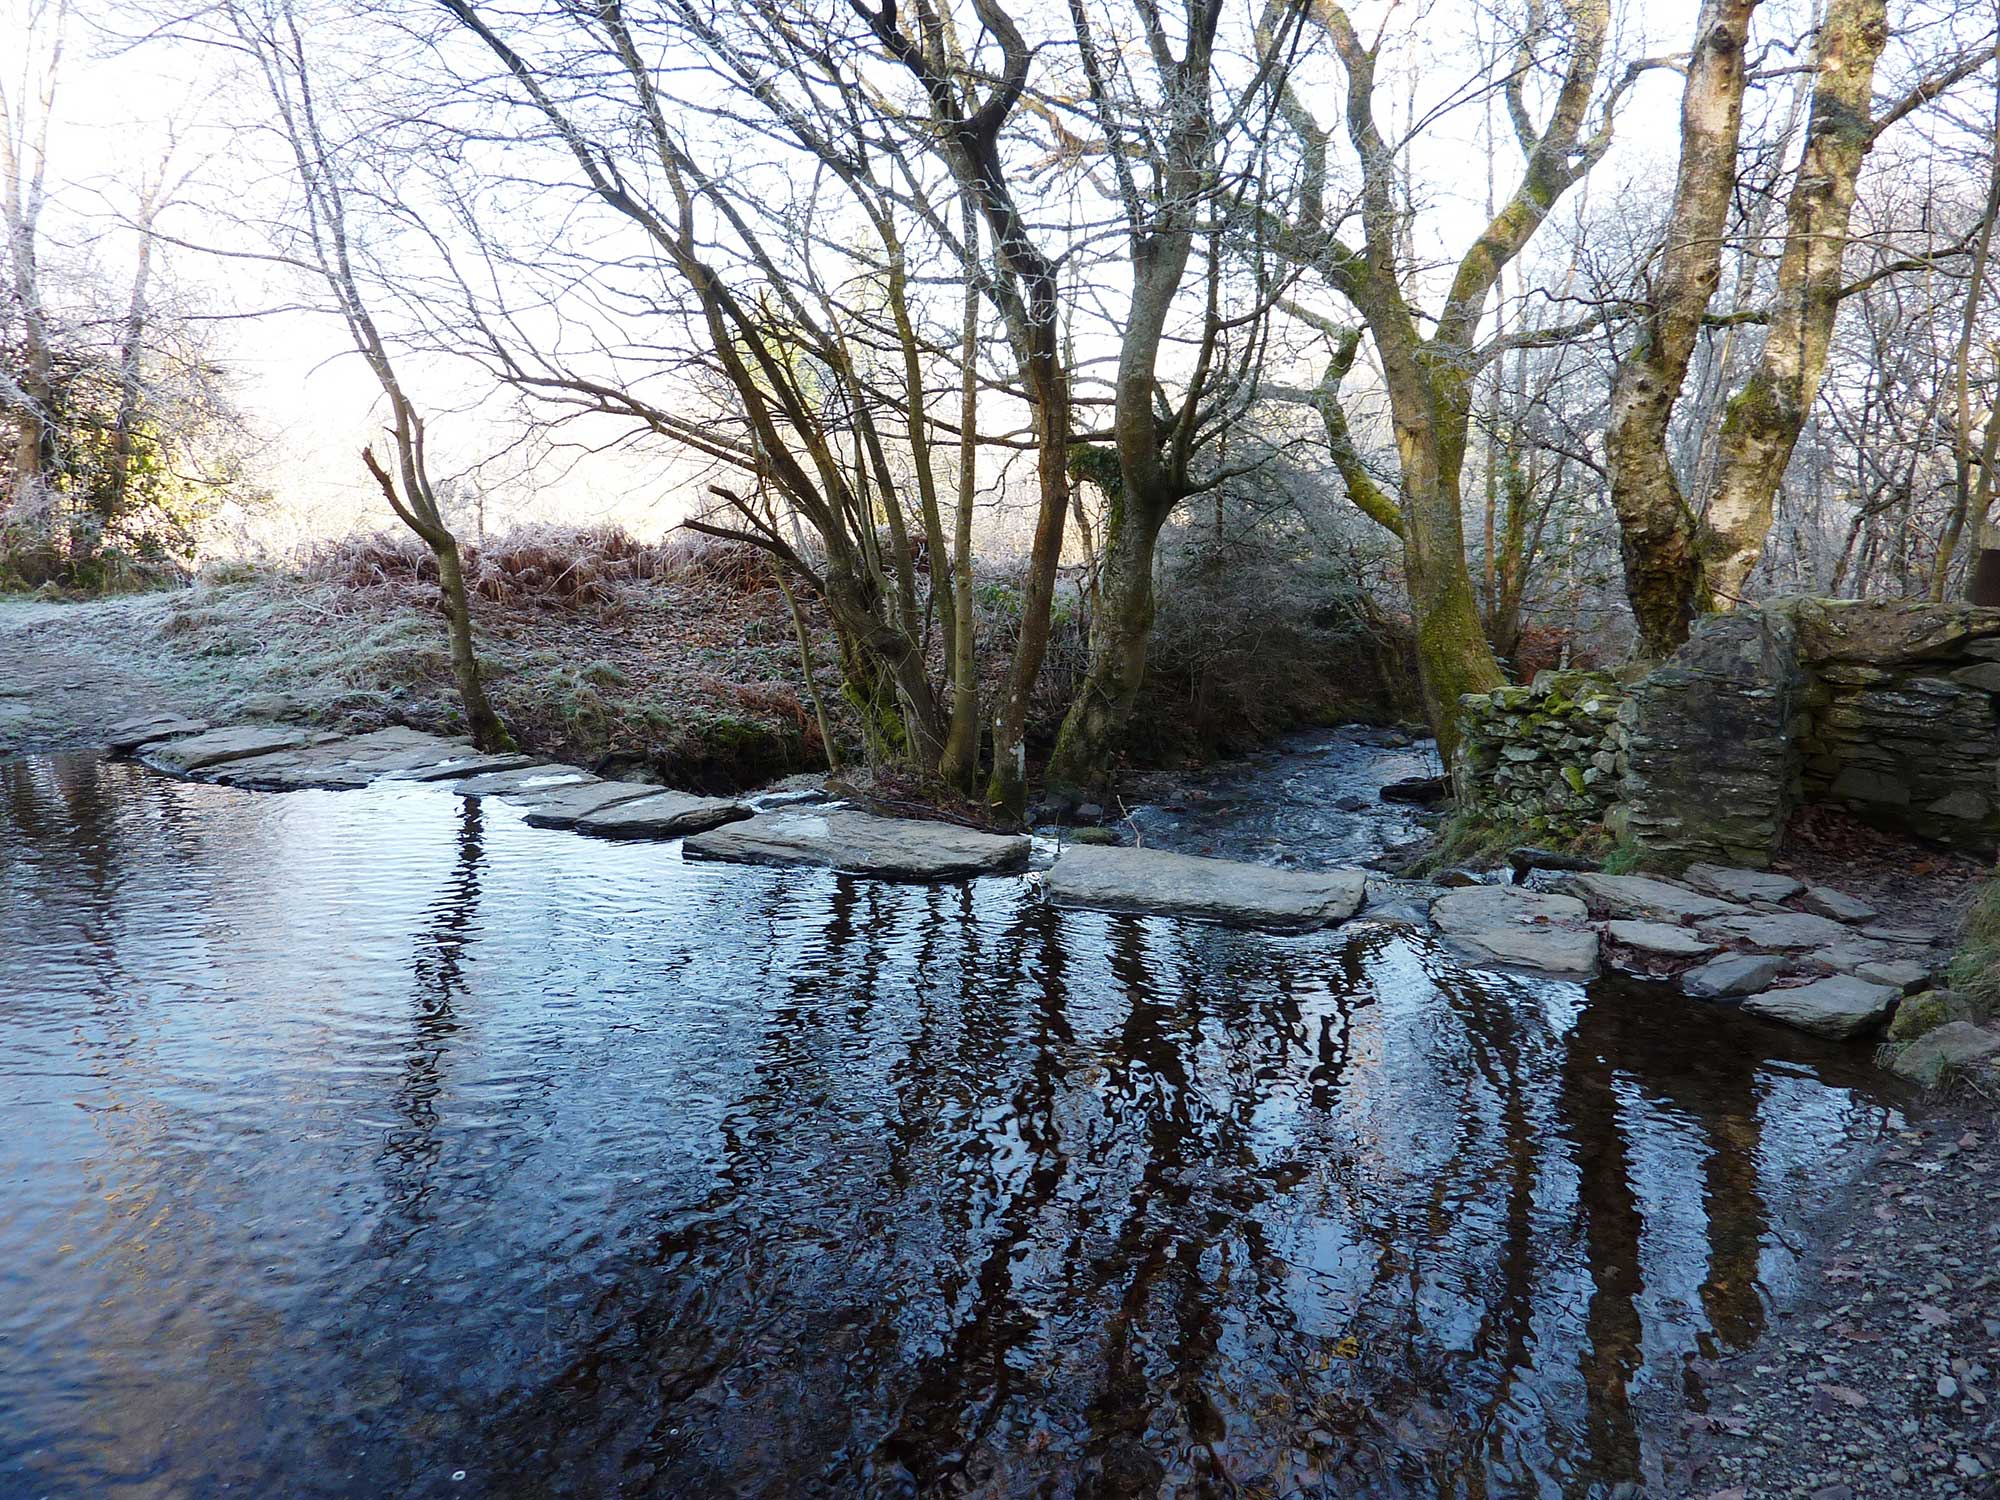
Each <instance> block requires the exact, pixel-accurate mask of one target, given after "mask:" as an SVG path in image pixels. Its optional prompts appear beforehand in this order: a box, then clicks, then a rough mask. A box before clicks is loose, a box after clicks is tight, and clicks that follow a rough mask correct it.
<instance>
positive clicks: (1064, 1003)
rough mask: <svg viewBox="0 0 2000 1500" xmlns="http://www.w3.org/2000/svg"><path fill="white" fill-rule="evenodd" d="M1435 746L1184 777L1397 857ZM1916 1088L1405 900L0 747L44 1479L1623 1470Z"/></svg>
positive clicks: (1167, 1484) (1308, 1486)
mask: <svg viewBox="0 0 2000 1500" xmlns="http://www.w3.org/2000/svg"><path fill="white" fill-rule="evenodd" d="M1425 769H1426V765H1425V755H1424V753H1423V751H1422V749H1421V748H1420V747H1418V748H1403V749H1398V748H1385V747H1383V746H1380V745H1375V744H1370V743H1368V742H1367V741H1366V739H1365V738H1364V737H1360V736H1357V735H1356V734H1354V733H1351V732H1324V733H1320V734H1315V735H1307V736H1301V737H1299V738H1297V739H1294V740H1292V741H1288V742H1287V743H1286V744H1285V745H1284V746H1283V747H1281V748H1280V750H1279V752H1277V753H1274V754H1271V755H1268V756H1262V757H1257V758H1253V759H1252V760H1250V761H1246V762H1243V763H1241V764H1239V765H1235V766H1231V767H1225V768H1222V769H1220V770H1218V771H1216V772H1213V773H1208V774H1206V775H1204V776H1202V777H1198V778H1180V779H1179V780H1178V781H1177V782H1176V783H1175V785H1174V787H1173V789H1171V790H1169V791H1168V792H1167V793H1165V794H1164V798H1165V800H1162V801H1160V802H1158V803H1155V804H1152V805H1148V806H1144V807H1139V808H1136V809H1132V810H1130V811H1131V819H1130V827H1131V828H1134V829H1137V830H1139V831H1140V833H1141V836H1142V837H1144V838H1145V841H1146V842H1148V843H1150V844H1155V845H1160V846H1164V847H1177V848H1184V849H1187V850H1189V851H1190V852H1210V853H1218V854H1224V855H1228V856H1232V857H1239V858H1259V859H1271V860H1287V861H1290V862H1295V863H1299V864H1302V865H1311V864H1323V863H1340V862H1346V861H1351V860H1354V859H1357V858H1363V857H1368V856H1369V855H1370V854H1371V853H1379V851H1380V850H1381V849H1382V848H1384V847H1386V846H1389V845H1393V844H1397V843H1400V842H1404V841H1406V839H1407V838H1408V837H1410V836H1411V834H1412V833H1413V831H1414V830H1415V829H1416V827H1417V826H1418V825H1417V824H1416V821H1415V819H1414V816H1413V815H1412V814H1411V813H1409V812H1408V811H1407V810H1404V809H1396V808H1385V807H1382V806H1381V805H1379V804H1369V805H1366V806H1363V807H1360V808H1351V809H1350V810H1348V811H1339V810H1338V809H1337V807H1336V804H1338V803H1339V802H1341V801H1343V800H1345V801H1348V802H1353V801H1355V800H1356V799H1357V798H1360V799H1361V800H1363V801H1364V802H1365V800H1366V796H1367V795H1372V789H1373V788H1374V787H1375V786H1378V785H1379V784H1380V783H1381V781H1382V780H1384V779H1387V778H1392V777H1395V776H1402V775H1410V774H1421V773H1422V772H1423V771H1424V770H1425ZM1897 1107H1898V1106H1897V1096H1895V1095H1893V1094H1892V1093H1890V1092H1889V1091H1888V1089H1887V1086H1886V1085H1885V1083H1884V1082H1883V1081H1882V1077H1881V1075H1879V1074H1877V1073H1876V1072H1875V1071H1874V1070H1873V1069H1872V1068H1870V1067H1868V1066H1867V1062H1866V1058H1865V1057H1863V1056H1861V1055H1858V1054H1857V1053H1856V1052H1854V1051H1851V1050H1847V1049H1841V1048H1838V1047H1835V1046H1832V1045H1828V1044H1822V1043H1818V1042H1816V1041H1815V1040H1813V1039H1812V1038H1810V1037H1806V1036H1804V1035H1802V1034H1799V1033H1796V1032H1791V1031H1786V1030H1780V1029H1777V1028H1774V1027H1769V1026H1765V1025H1762V1024H1759V1023H1756V1022H1754V1021H1752V1020H1750V1019H1749V1018H1746V1017H1743V1016H1740V1015H1738V1014H1735V1013H1733V1012H1730V1011H1727V1010H1723V1009H1719V1008H1713V1007H1703V1006H1701V1005H1700V1004H1699V1003H1697V1002H1691V1001H1684V1000H1678V999H1674V998H1671V997H1667V996H1663V995H1661V994H1660V993H1659V992H1657V991H1654V990H1642V989H1640V988H1637V987H1635V986H1632V985H1629V984H1626V983H1624V982H1621V981H1619V980H1617V979H1616V978H1607V979H1604V980H1600V981H1597V982H1595V983H1593V984H1591V985H1589V986H1584V985H1579V984H1574V983H1565V982H1559V981H1553V980H1542V979H1531V978H1524V977H1519V976H1511V975H1502V974H1495V973H1486V972H1475V971H1472V970H1469V969H1467V968H1465V967H1464V966H1463V965H1461V964H1459V963H1458V962H1456V961H1454V960H1453V959H1452V958H1451V957H1450V956H1449V955H1447V954H1446V953H1445V952H1444V951H1442V950H1441V949H1440V948H1438V947H1437V946H1436V945H1435V944H1434V943H1433V942H1432V941H1431V940H1430V939H1429V938H1428V937H1426V936H1425V935H1423V934H1421V933H1417V932H1412V931H1404V930H1396V929H1392V928H1387V927H1379V926H1369V925H1367V924H1365V923H1364V924H1361V925H1359V926H1357V927H1356V928H1354V929H1351V930H1349V931H1347V932H1332V933H1321V934H1313V935H1306V936H1287V937H1274V936H1269V935H1262V934H1257V933H1251V932H1241V931H1234V930H1229V929H1224V928H1218V927H1212V926H1203V925H1199V924H1195V923H1190V922H1183V921H1178V920H1172V919H1165V918H1147V917H1132V916H1109V915H1102V914H1095V913H1083V912H1063V911H1057V910H1054V909H1052V908H1050V907H1049V906H1048V905H1047V904H1046V903H1045V902H1043V901H1042V899H1041V898H1040V895H1039V893H1038V891H1037V890H1036V888H1035V885H1034V883H1033V882H1032V881H1024V880H1020V879H1013V878H1008V879H992V880H984V881H979V882H975V883H969V884H958V885H944V886H933V887H923V886H903V885H889V884H881V883H875V882H870V881H867V880H862V879H855V878H850V877H847V876H842V875H836V874H833V873H830V872H826V871H819V870H798V869H786V870H780V869H768V868H752V867H736V866H728V865H721V864H714V863H699V862H687V863H684V862H683V861H682V859H681V857H680V851H679V848H678V846H677V845H675V844H648V843H611V842H604V841H596V840H591V839H587V838H583V837H579V836H576V835H573V834H568V833H555V832H546V831H541V830H535V829H530V828H528V827H526V826H525V825H524V824H523V823H522V822H521V821H520V815H519V813H518V812H517V811H516V810H515V809H513V808H510V807H508V806H505V805H503V804H501V803H499V802H496V801H490V800H489V801H485V802H477V801H467V800H461V799H458V798H455V797H453V796H451V795H449V794H447V793H445V792H443V791H441V790H439V789H437V788H435V787H418V786H411V785H407V784H403V785H397V784H381V785H378V786H376V787H373V788H370V789H368V790H365V791H355V792H342V793H330V792H297V793H290V794H265V793H253V792H241V791H232V790H228V789H224V788H219V787H214V786H207V785H200V784H193V783H184V782H177V781H173V780H169V779H166V778H164V777H161V776H158V775H155V774H153V773H151V772H149V771H146V770H144V769H142V768H140V767H138V766H136V765H133V764H130V763H122V762H109V761H105V760H102V759H100V758H98V757H95V756H88V755H64V756H42V757H31V758H17V759H11V760H0V1194H4V1197H0V1495H4V1496H7V1497H9V1500H12V1497H15V1496H20V1497H24V1500H26V1497H50V1500H72V1497H75V1500H82V1497H91V1500H98V1497H118V1500H139V1497H144V1500H167V1497H175V1500H179V1497H186V1500H209V1497H215V1496H222V1495H228V1494H245V1495H256V1496H273V1497H277V1496H283V1497H293V1496H298V1497H389V1496H395V1497H432V1496H435V1497H474V1496H478V1497H486V1496H504V1497H521V1500H527V1497H545V1496H546V1497H572V1496H574V1497H583V1496H611V1495H617V1496H635V1497H636V1496H647V1497H650V1496H674V1497H679V1496H688V1497H720V1496H739V1495H741V1496H795V1495H797V1496H822V1495H823V1496H855V1495H862V1496H877V1495H881V1496H904V1495H909V1496H915V1495H923V1496H932V1495H951V1496H982V1497H984V1496H991V1497H1001V1496H1009V1497H1011V1496H1052V1497H1067V1496H1078V1497H1082V1496H1093V1497H1110V1496H1152V1495H1162V1496H1210V1495H1215V1496H1223V1495H1261V1496H1281V1495H1328V1496H1334V1495H1338V1496H1415V1495H1425V1496H1436V1495H1468V1496H1471V1495H1494V1496H1498V1495H1547V1496H1603V1497H1609V1496H1611V1495H1613V1493H1614V1492H1617V1491H1619V1489H1620V1486H1626V1487H1627V1488H1626V1489H1625V1490H1624V1491H1623V1492H1624V1493H1630V1492H1631V1491H1630V1489H1629V1486H1630V1485H1632V1484H1635V1483H1639V1484H1643V1483H1644V1482H1645V1479H1646V1476H1647V1474H1648V1472H1649V1464H1650V1463H1651V1462H1652V1461H1653V1455H1652V1453H1651V1450H1650V1446H1649V1442H1648V1439H1647V1436H1646V1431H1645V1428H1644V1426H1643V1424H1641V1423H1640V1422H1639V1421H1638V1419H1637V1417H1636V1416H1635V1413H1634V1401H1635V1400H1636V1398H1637V1397H1638V1396H1640V1395H1641V1394H1642V1393H1643V1392H1644V1391H1645V1390H1646V1389H1647V1388H1654V1389H1665V1390H1668V1391H1672V1392H1680V1393H1685V1395H1686V1396H1687V1398H1688V1399H1690V1400H1693V1401H1694V1402H1696V1403H1697V1404H1699V1402H1700V1400H1701V1392H1700V1374H1699V1372H1700V1367H1701V1365H1702V1363H1703V1361H1705V1360H1707V1359H1709V1358H1711V1357H1713V1356H1715V1355H1716V1354H1718V1353H1720V1352H1723V1351H1726V1350H1728V1349H1732V1348H1737V1347H1740V1346H1742V1345H1744V1344H1745V1343H1747V1342H1749V1341H1750V1340H1752V1339H1754V1338H1755V1337H1756V1336H1757V1335H1758V1333H1759V1332H1760V1330H1761V1329H1762V1328H1763V1326H1764V1323H1765V1320H1766V1318H1767V1316H1768V1313H1769V1310H1770V1308H1771V1307H1772V1306H1773V1304H1774V1303H1775V1302H1776V1301H1780V1300H1782V1299H1784V1298H1786V1297H1787V1296H1789V1295H1791V1294H1792V1293H1793V1292H1794V1291H1795V1289H1796V1278H1797V1270H1798V1266H1799V1258H1800V1256H1801V1254H1802V1253H1803V1252H1804V1250H1805V1249H1806V1248H1807V1246H1808V1244H1809V1237H1810V1235H1811V1233H1812V1230H1811V1215H1812V1213H1813V1211H1814V1210H1815V1209H1816V1208H1817V1207H1818V1206H1819V1205H1820V1204H1821V1203H1822V1202H1823V1200H1824V1199H1825V1198H1826V1196H1827V1194H1828V1191H1829V1187H1830V1184H1832V1183H1835V1182H1837V1181H1838V1180H1839V1179H1840V1178H1841V1176H1842V1175H1843V1174H1847V1173H1851V1172H1852V1171H1853V1170H1855V1169H1856V1168H1857V1167H1858V1166H1859V1165H1860V1163H1861V1162H1862V1161H1864V1160H1865V1159H1866V1156H1867V1154H1868V1153H1869V1151H1870V1150H1871V1149H1872V1143H1873V1142H1874V1141H1876V1140H1877V1139H1879V1138H1880V1136H1881V1135H1882V1134H1883V1133H1884V1132H1885V1131H1886V1130H1887V1129H1889V1128H1890V1127H1892V1126H1893V1125H1895V1124H1896V1123H1897V1122H1898V1120H1899V1118H1900V1117H1899V1115H1898V1113H1897Z"/></svg>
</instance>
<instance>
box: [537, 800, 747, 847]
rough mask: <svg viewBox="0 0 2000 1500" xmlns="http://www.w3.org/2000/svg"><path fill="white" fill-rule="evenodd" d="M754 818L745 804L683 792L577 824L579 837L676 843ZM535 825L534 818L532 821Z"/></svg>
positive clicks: (616, 807) (623, 805)
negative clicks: (675, 841) (685, 835)
mask: <svg viewBox="0 0 2000 1500" xmlns="http://www.w3.org/2000/svg"><path fill="white" fill-rule="evenodd" d="M750 815H751V811H750V809H749V808H747V807H745V806H744V805H743V804H742V803H741V802H731V801H729V800H728V799H727V798H724V797H690V796H688V795H687V794H685V793H683V792H655V793H654V794H653V795H652V796H650V797H641V798H639V799H638V800H636V801H633V802H616V803H613V804H612V805H611V806H609V807H606V808H604V809H603V810H601V811H599V812H594V813H591V814H589V815H588V816H586V817H581V818H578V819H577V820H576V831H577V832H578V833H590V834H595V835H597V837H599V838H607V839H674V838H679V837H680V836H681V835H683V834H688V833H700V832H702V831H703V830H705V829H709V828H720V827H721V826H722V825H723V824H724V823H734V822H737V821H739V820H741V819H743V818H747V817H749V816H750ZM530 821H532V818H531V819H530Z"/></svg>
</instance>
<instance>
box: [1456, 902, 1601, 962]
mask: <svg viewBox="0 0 2000 1500" xmlns="http://www.w3.org/2000/svg"><path fill="white" fill-rule="evenodd" d="M1588 916H1589V911H1588V909H1587V908H1586V907H1585V906H1584V904H1583V903H1582V902H1581V901H1579V900H1577V899H1576V898H1575V897H1574V896H1556V895H1551V894H1549V893H1548V892H1546V891H1529V890H1523V889H1521V888H1520V887H1519V886H1512V885H1482V886H1468V887H1466V888H1465V889H1463V890H1457V891H1446V892H1445V893H1444V894H1443V895H1442V896H1440V897H1438V899H1437V900H1436V901H1435V902H1434V903H1433V904H1432V906H1431V920H1432V921H1433V922H1435V923H1436V924H1437V928H1438V931H1439V933H1441V934H1442V935H1443V937H1444V938H1445V941H1446V942H1447V943H1449V944H1450V945H1451V946H1452V947H1454V948H1456V949H1458V950H1459V951H1460V952H1461V953H1464V954H1466V955H1468V956H1469V957H1471V958H1473V959H1474V960H1481V959H1484V960H1491V961H1493V962H1496V963H1501V964H1506V965H1509V966H1511V967H1515V968H1523V969H1535V970H1539V971H1540V972H1542V973H1545V974H1560V975H1566V976H1579V977H1582V976H1588V975H1590V974H1594V973H1596V972H1597V934H1596V933H1595V932H1593V931H1592V930H1591V929H1590V928H1588V927H1586V926H1584V925H1583V923H1584V920H1585V919H1586V918H1587V917H1588Z"/></svg>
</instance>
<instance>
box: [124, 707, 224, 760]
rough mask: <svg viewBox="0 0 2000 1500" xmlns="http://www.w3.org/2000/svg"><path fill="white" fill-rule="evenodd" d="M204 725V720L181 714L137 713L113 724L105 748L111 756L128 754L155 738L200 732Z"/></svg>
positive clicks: (205, 721)
mask: <svg viewBox="0 0 2000 1500" xmlns="http://www.w3.org/2000/svg"><path fill="white" fill-rule="evenodd" d="M206 728H208V720H206V719H189V718H183V717H182V716H181V715H180V714H139V715H138V716H136V717H135V718H130V719H121V720H120V721H119V722H118V723H116V724H113V725H112V726H111V730H110V737H109V738H108V739H107V740H106V741H105V745H104V748H105V749H106V750H108V751H110V752H111V753H112V754H113V755H130V754H132V753H133V752H134V751H136V750H138V749H139V748H140V747H142V746H145V745H150V744H152V743H153V742H154V741H156V740H173V739H180V738H183V737H184V736H186V735H190V734H200V733H201V732H202V731H203V730H204V729H206Z"/></svg>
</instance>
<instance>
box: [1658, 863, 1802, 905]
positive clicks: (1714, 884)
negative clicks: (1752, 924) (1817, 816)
mask: <svg viewBox="0 0 2000 1500" xmlns="http://www.w3.org/2000/svg"><path fill="white" fill-rule="evenodd" d="M1681 879H1682V880H1684V881H1686V882H1687V883H1688V884H1689V885H1691V886H1693V887H1694V888H1695V889H1696V890H1698V891H1706V892H1708V894H1709V895H1711V896H1720V897H1721V898H1722V899H1723V900H1725V901H1764V902H1768V903H1769V904H1770V905H1772V906H1776V905H1777V904H1778V903H1779V902H1781V901H1789V900H1791V899H1792V897H1794V896H1796V895H1798V893H1799V892H1800V891H1802V890H1804V889H1805V886H1804V885H1803V884H1801V883H1800V882H1799V881H1796V880H1794V879H1792V877H1791V876H1789V875H1778V874H1774V873H1773V872H1772V871H1770V870H1738V869H1733V868H1731V867H1730V866H1728V865H1708V864H1694V865H1689V866H1688V867H1687V868H1686V869H1685V870H1683V871H1681Z"/></svg>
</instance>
